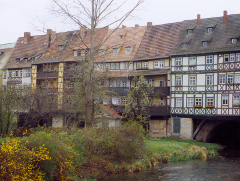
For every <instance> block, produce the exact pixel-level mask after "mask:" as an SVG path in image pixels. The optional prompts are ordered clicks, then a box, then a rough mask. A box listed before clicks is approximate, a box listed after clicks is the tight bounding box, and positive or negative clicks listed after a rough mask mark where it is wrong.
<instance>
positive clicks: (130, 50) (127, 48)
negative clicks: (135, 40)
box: [125, 47, 133, 55]
mask: <svg viewBox="0 0 240 181" xmlns="http://www.w3.org/2000/svg"><path fill="white" fill-rule="evenodd" d="M132 49H133V47H126V48H125V54H126V55H130V54H131V53H132Z"/></svg>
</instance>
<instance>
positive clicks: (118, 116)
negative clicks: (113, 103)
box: [102, 105, 121, 118]
mask: <svg viewBox="0 0 240 181" xmlns="http://www.w3.org/2000/svg"><path fill="white" fill-rule="evenodd" d="M102 108H103V109H104V110H105V111H106V112H108V113H109V114H111V115H112V116H114V117H115V118H120V117H121V115H120V114H118V113H117V112H116V111H115V110H114V109H113V108H111V107H109V106H107V105H102Z"/></svg>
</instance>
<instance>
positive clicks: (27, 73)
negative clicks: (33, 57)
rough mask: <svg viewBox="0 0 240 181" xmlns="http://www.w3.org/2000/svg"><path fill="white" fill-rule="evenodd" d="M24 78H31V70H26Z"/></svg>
mask: <svg viewBox="0 0 240 181" xmlns="http://www.w3.org/2000/svg"><path fill="white" fill-rule="evenodd" d="M23 77H31V69H25V70H24V74H23Z"/></svg>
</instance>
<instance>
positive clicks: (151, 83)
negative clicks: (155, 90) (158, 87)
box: [148, 79, 154, 87]
mask: <svg viewBox="0 0 240 181" xmlns="http://www.w3.org/2000/svg"><path fill="white" fill-rule="evenodd" d="M148 83H149V85H151V86H153V87H154V79H149V80H148Z"/></svg>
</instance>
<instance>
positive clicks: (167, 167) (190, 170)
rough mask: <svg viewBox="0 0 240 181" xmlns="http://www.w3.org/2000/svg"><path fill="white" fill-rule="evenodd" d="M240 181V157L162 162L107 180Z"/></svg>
mask: <svg viewBox="0 0 240 181" xmlns="http://www.w3.org/2000/svg"><path fill="white" fill-rule="evenodd" d="M155 180H161V181H175V180H177V181H208V180H210V181H212V180H216V181H239V180H240V158H226V157H223V156H217V157H215V158H211V159H208V160H204V161H201V160H192V161H186V162H170V163H167V164H166V163H161V164H159V165H157V166H155V167H153V168H151V169H149V170H145V171H142V172H139V173H132V174H122V175H115V176H111V177H110V178H108V179H107V181H155Z"/></svg>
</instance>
